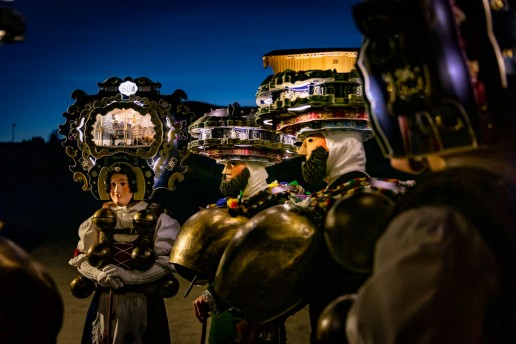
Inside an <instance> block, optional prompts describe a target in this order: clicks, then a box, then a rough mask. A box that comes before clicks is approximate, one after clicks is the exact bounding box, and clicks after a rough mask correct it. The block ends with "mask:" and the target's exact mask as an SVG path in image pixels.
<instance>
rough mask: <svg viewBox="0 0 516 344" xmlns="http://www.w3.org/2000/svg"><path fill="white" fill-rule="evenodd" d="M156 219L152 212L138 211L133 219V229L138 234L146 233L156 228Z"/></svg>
mask: <svg viewBox="0 0 516 344" xmlns="http://www.w3.org/2000/svg"><path fill="white" fill-rule="evenodd" d="M157 220H158V219H157V217H156V215H155V214H154V212H153V211H150V210H147V209H146V210H140V211H138V212H137V213H136V214H134V217H133V224H134V229H136V230H137V231H138V232H140V233H142V232H148V231H150V230H152V229H153V228H154V227H155V226H156V222H157Z"/></svg>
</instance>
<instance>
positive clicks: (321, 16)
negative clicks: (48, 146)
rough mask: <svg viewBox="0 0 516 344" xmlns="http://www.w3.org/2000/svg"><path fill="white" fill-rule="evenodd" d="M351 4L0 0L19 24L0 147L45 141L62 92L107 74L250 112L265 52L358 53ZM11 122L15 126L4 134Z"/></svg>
mask: <svg viewBox="0 0 516 344" xmlns="http://www.w3.org/2000/svg"><path fill="white" fill-rule="evenodd" d="M357 2H359V0H317V1H313V0H312V1H308V0H300V1H283V0H276V1H270V2H265V1H262V2H252V1H244V0H240V1H235V0H229V1H206V0H202V1H196V0H190V1H176V0H141V1H137V0H15V1H12V2H2V1H0V6H3V7H10V8H14V9H16V10H17V11H19V12H20V13H22V14H23V16H24V17H25V20H26V37H25V41H23V42H20V43H15V44H5V45H2V46H0V78H1V79H0V80H1V82H0V97H1V98H0V142H11V141H13V138H14V141H15V142H21V141H23V140H31V139H32V138H33V137H38V136H39V137H42V138H44V139H45V140H48V138H49V136H50V134H51V133H52V132H53V131H55V130H57V129H58V127H59V125H60V124H63V123H64V122H65V119H64V117H62V114H63V112H65V111H66V110H67V108H68V107H69V106H70V105H72V104H73V99H72V98H71V97H70V95H71V93H72V92H73V91H74V90H76V89H81V90H84V91H85V92H87V93H88V94H96V93H97V91H98V87H97V83H98V82H102V81H104V80H106V79H107V78H109V77H111V76H116V77H119V78H124V77H127V76H129V77H132V78H137V77H148V78H150V79H151V80H152V81H155V82H160V83H161V85H162V87H161V89H160V92H161V94H170V93H173V92H174V91H175V90H176V89H182V90H183V91H185V92H186V94H187V95H188V100H192V101H201V102H206V103H210V104H214V105H217V106H219V105H220V106H227V105H228V104H232V103H234V102H238V103H240V104H241V105H242V106H256V103H255V93H256V90H257V88H258V86H259V85H260V84H261V83H262V81H263V80H264V79H265V78H266V77H267V76H268V75H270V74H272V70H271V69H270V67H268V68H267V69H264V67H263V64H262V56H263V55H265V54H267V53H269V52H270V51H273V50H280V49H297V48H352V47H359V46H360V43H361V36H360V34H359V32H358V30H357V28H356V26H355V24H354V22H353V19H352V17H351V11H350V9H351V5H352V4H354V3H357ZM13 124H16V126H14V127H13Z"/></svg>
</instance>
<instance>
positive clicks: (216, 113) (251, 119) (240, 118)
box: [188, 103, 296, 166]
mask: <svg viewBox="0 0 516 344" xmlns="http://www.w3.org/2000/svg"><path fill="white" fill-rule="evenodd" d="M188 131H189V133H190V135H191V136H192V140H191V141H190V142H189V144H188V149H189V150H190V151H191V152H193V153H197V154H201V155H205V156H207V157H208V158H211V159H214V160H216V161H217V162H218V163H222V164H223V163H225V162H227V161H232V160H236V161H254V162H261V163H264V164H265V165H268V166H270V165H274V164H277V163H280V162H281V161H283V160H284V159H288V158H291V157H293V156H295V154H296V153H295V151H296V149H295V146H294V143H295V138H294V137H293V136H292V135H287V134H281V133H277V132H275V131H274V130H272V129H271V128H264V127H261V126H259V125H258V124H257V122H256V111H255V109H248V110H241V109H240V106H239V104H238V103H235V104H233V105H230V106H229V107H228V108H220V109H216V110H212V111H210V112H208V113H206V114H205V115H204V116H202V117H201V118H199V119H198V120H197V121H195V122H194V123H193V124H192V125H190V126H189V128H188Z"/></svg>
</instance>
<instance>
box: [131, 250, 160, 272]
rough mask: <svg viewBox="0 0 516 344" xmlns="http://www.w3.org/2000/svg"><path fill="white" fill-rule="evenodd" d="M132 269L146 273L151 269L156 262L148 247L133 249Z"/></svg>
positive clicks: (152, 252)
mask: <svg viewBox="0 0 516 344" xmlns="http://www.w3.org/2000/svg"><path fill="white" fill-rule="evenodd" d="M131 258H132V260H133V264H134V268H135V269H136V270H140V271H146V270H149V269H150V268H151V266H152V265H153V264H154V261H155V260H156V255H155V254H154V251H153V250H152V249H150V248H148V247H135V248H134V249H133V250H132V251H131Z"/></svg>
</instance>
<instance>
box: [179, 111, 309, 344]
mask: <svg viewBox="0 0 516 344" xmlns="http://www.w3.org/2000/svg"><path fill="white" fill-rule="evenodd" d="M190 133H191V135H192V137H193V138H194V140H193V141H191V142H190V145H189V147H190V149H191V151H192V152H194V153H198V154H203V155H206V156H207V157H209V158H212V159H214V160H216V161H217V162H218V163H220V164H224V170H223V171H222V181H221V184H220V191H221V193H222V194H223V195H224V196H225V197H224V198H222V199H220V200H219V201H217V202H216V203H215V204H212V205H209V206H208V207H207V208H206V209H202V210H201V211H199V212H197V213H196V214H194V215H193V216H192V217H190V218H189V219H188V220H187V221H186V222H185V223H184V225H183V226H182V228H181V231H180V233H179V235H178V238H177V241H176V243H175V244H174V247H173V249H172V253H171V256H170V262H172V263H174V265H175V267H176V269H177V271H178V273H179V274H180V275H182V276H183V277H184V278H186V279H187V280H190V281H191V282H192V284H194V283H195V284H199V285H204V284H207V285H208V287H207V289H206V290H205V291H204V292H203V293H202V295H201V296H200V297H198V298H197V299H195V300H194V302H193V305H194V312H195V315H196V317H197V318H198V319H199V321H201V322H202V323H203V336H204V331H205V326H206V321H207V318H208V317H210V316H211V318H210V319H211V324H210V333H209V336H208V342H209V343H212V344H214V343H237V342H238V343H285V341H286V339H285V327H284V324H283V321H276V322H274V323H268V324H264V325H263V326H261V327H260V328H257V329H254V328H253V329H249V328H246V321H245V318H244V316H243V314H242V312H241V311H240V310H239V309H238V308H235V307H232V306H231V305H230V304H227V303H225V302H224V301H223V300H221V299H220V298H219V297H218V295H217V293H216V292H215V290H214V289H213V284H212V283H213V279H214V276H215V272H216V269H217V266H218V263H219V261H220V258H221V256H222V254H223V252H224V249H225V247H226V245H227V244H228V242H229V240H230V239H231V237H232V236H233V235H234V234H235V233H236V231H237V229H238V228H239V227H241V226H242V225H243V224H245V223H246V222H247V221H248V218H249V217H251V216H253V215H254V214H256V213H257V212H260V211H261V210H263V209H266V208H268V207H270V206H272V205H276V204H280V203H284V202H285V201H286V200H288V199H289V198H290V197H302V195H299V194H300V193H301V194H302V192H303V190H302V189H301V188H300V187H299V186H298V185H297V183H296V182H293V183H290V184H287V183H277V182H273V183H271V184H270V185H269V184H268V183H267V178H268V173H267V170H266V167H267V166H271V165H273V164H277V163H280V162H281V161H282V160H283V159H286V158H289V157H291V156H293V155H294V153H293V152H294V150H295V147H294V146H293V142H292V144H289V143H288V142H281V140H282V139H283V136H281V135H278V134H276V133H275V132H272V131H270V130H267V129H264V128H261V127H259V126H258V125H257V124H256V122H255V115H254V109H250V110H248V112H247V113H246V112H244V111H243V110H241V109H240V108H239V106H238V104H237V103H235V104H233V105H232V106H230V107H229V108H227V109H217V110H214V111H211V112H209V113H207V114H205V115H204V116H203V117H201V118H200V119H199V120H197V121H196V122H195V123H193V124H192V125H191V126H190ZM287 139H288V138H287ZM298 195H299V196H298ZM202 341H203V342H204V338H203V339H202Z"/></svg>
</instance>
